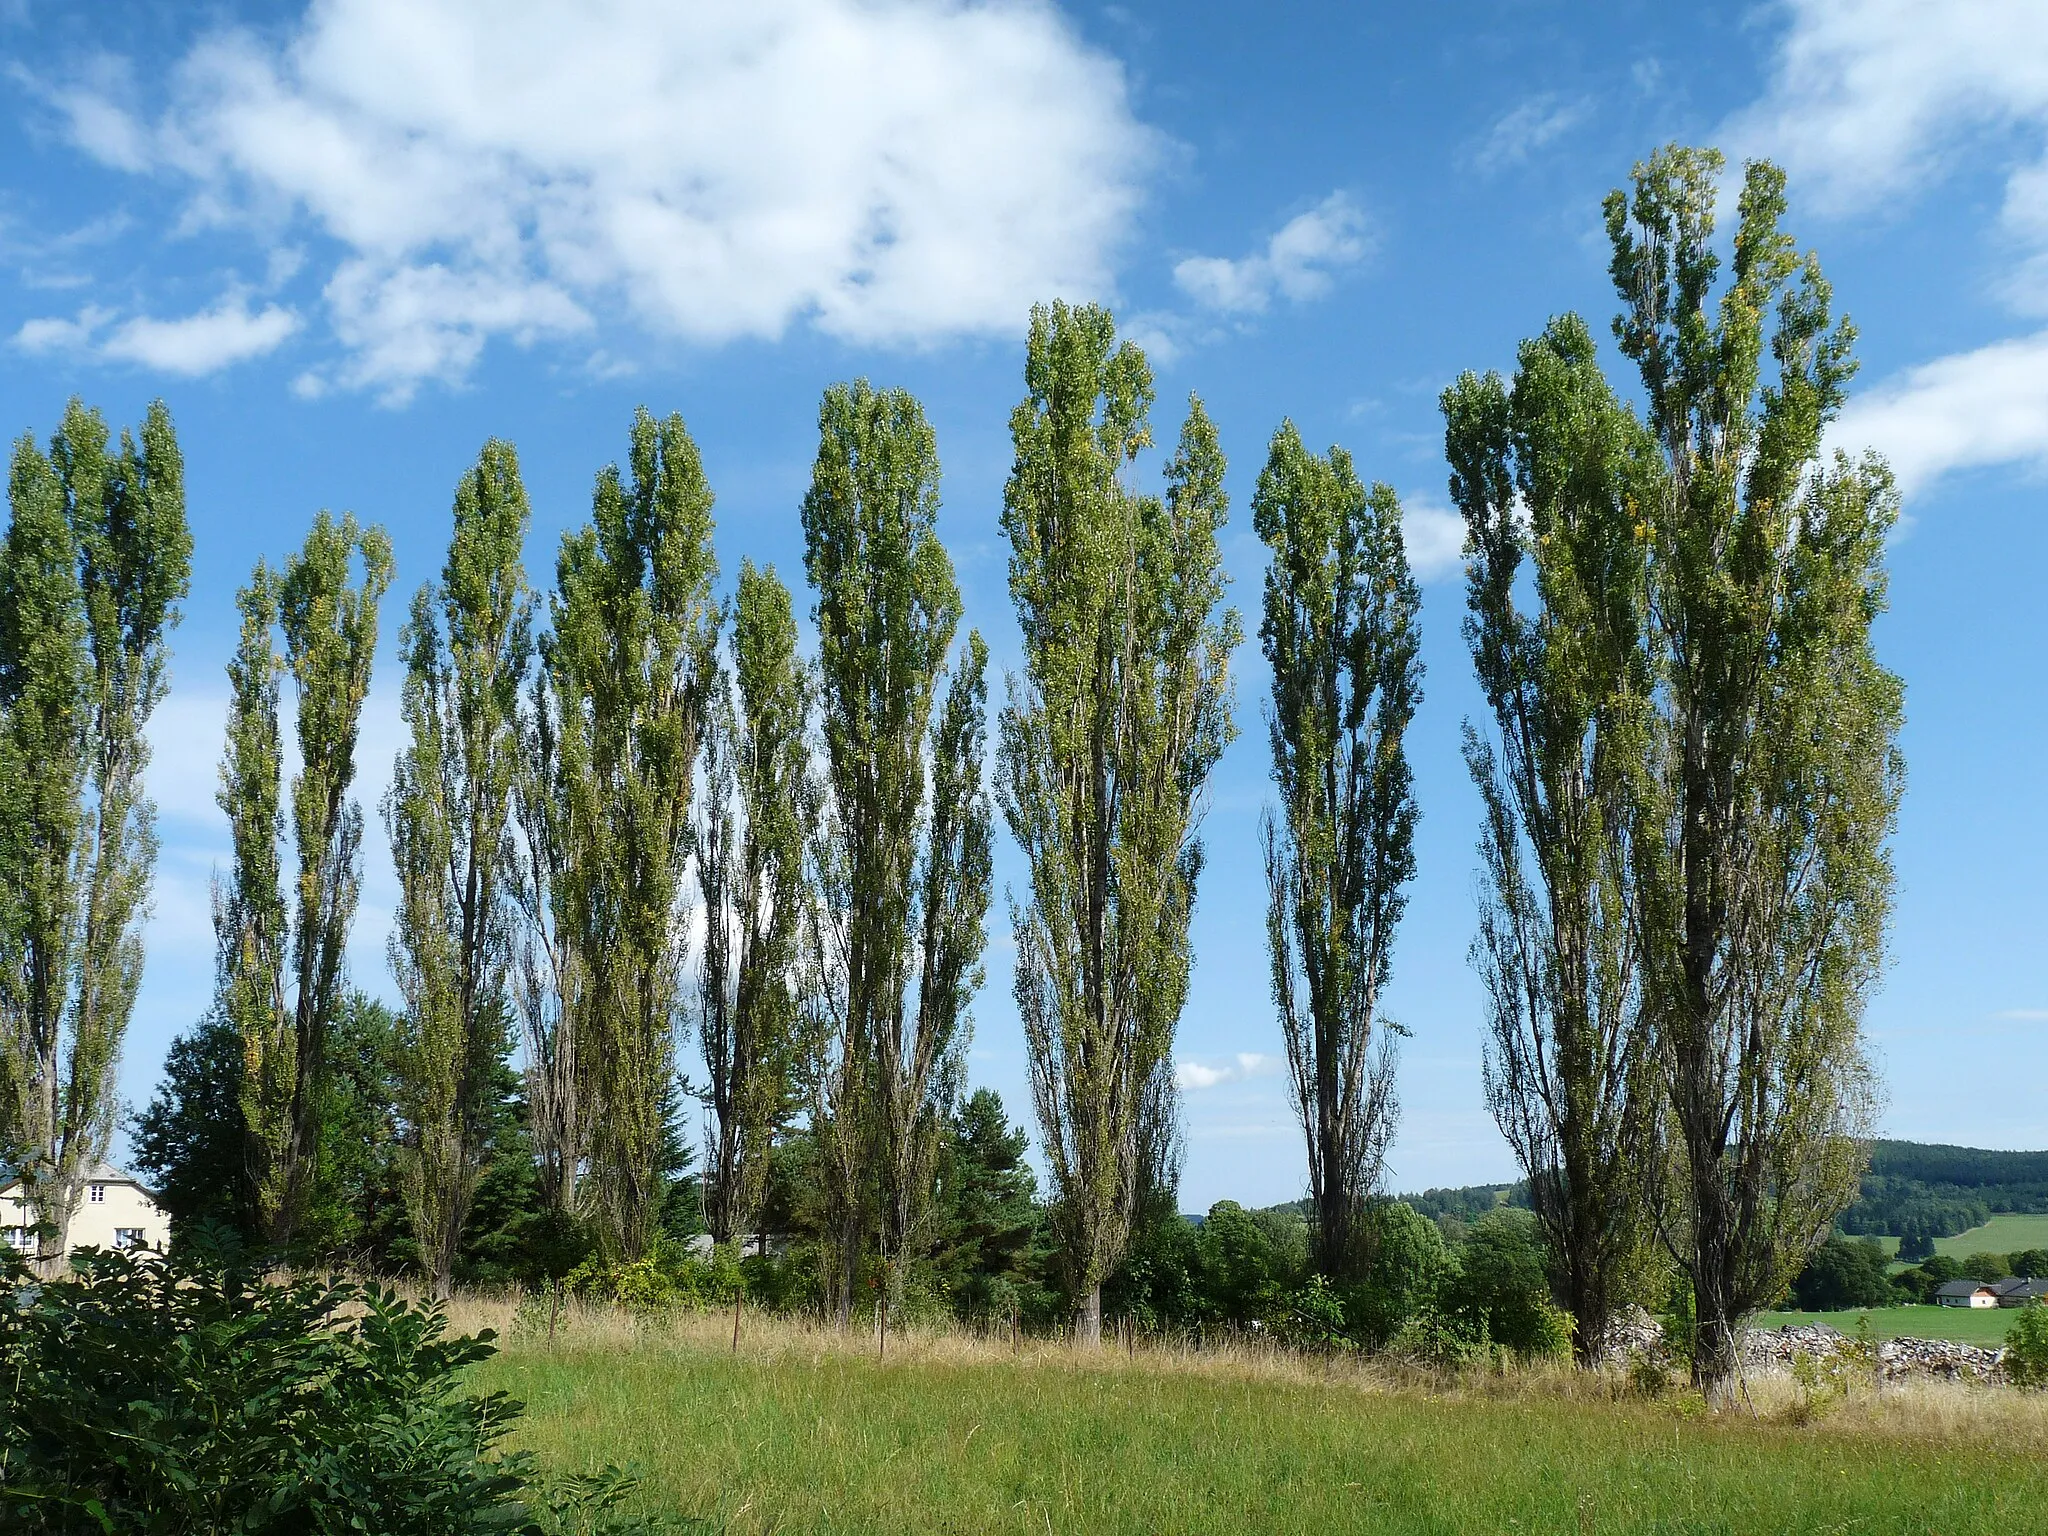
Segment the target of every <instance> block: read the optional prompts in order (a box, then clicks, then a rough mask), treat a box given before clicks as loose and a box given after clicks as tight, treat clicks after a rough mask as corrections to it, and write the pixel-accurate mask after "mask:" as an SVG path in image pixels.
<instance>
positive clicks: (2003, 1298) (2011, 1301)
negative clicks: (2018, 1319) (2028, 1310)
mask: <svg viewBox="0 0 2048 1536" xmlns="http://www.w3.org/2000/svg"><path fill="white" fill-rule="evenodd" d="M1991 1289H1992V1291H1993V1292H1994V1293H1995V1294H1996V1295H1997V1297H1998V1304H1999V1305H2000V1306H2001V1307H2024V1306H2025V1305H2026V1304H2027V1303H2028V1302H2030V1301H2048V1280H2034V1279H2025V1280H2018V1279H2015V1280H1994V1281H1992V1282H1991Z"/></svg>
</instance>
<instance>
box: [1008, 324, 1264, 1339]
mask: <svg viewBox="0 0 2048 1536" xmlns="http://www.w3.org/2000/svg"><path fill="white" fill-rule="evenodd" d="M1025 383H1026V386H1027V389H1028V391H1029V393H1028V395H1027V397H1026V399H1025V400H1024V401H1023V402H1022V403H1021V404H1020V405H1019V406H1018V407H1017V409H1016V410H1015V411H1014V412H1013V413H1012V415H1011V418H1010V435H1011V438H1012V441H1013V443H1014V444H1015V448H1016V460H1015V464H1014V467H1013V468H1012V470H1011V472H1010V478H1009V481H1008V483H1007V485H1006V486H1005V487H1004V492H1003V531H1004V533H1005V534H1006V535H1007V536H1008V538H1009V541H1010V595H1011V598H1012V599H1013V600H1014V602H1015V603H1016V606H1017V617H1018V621H1019V624H1020V625H1021V627H1022V629H1023V634H1024V655H1025V675H1024V676H1023V677H1022V678H1013V679H1012V680H1011V682H1010V689H1009V702H1008V704H1007V706H1006V707H1005V708H1004V710H1003V714H1002V722H1001V745H1000V749H999V753H998V769H997V782H998V794H999V797H1000V801H1001V804H1002V808H1003V814H1004V817H1005V819H1006V820H1007V821H1008V823H1009V826H1010V832H1011V835H1012V836H1014V837H1015V838H1016V839H1017V842H1018V844H1019V845H1020V847H1021V848H1022V849H1023V852H1024V856H1025V858H1026V860H1027V861H1028V863H1029V866H1030V872H1031V874H1030V886H1029V896H1028V898H1027V899H1026V900H1025V901H1024V902H1022V903H1018V902H1015V901H1014V900H1013V903H1012V911H1011V917H1012V923H1013V925H1014V928H1015V931H1016V936H1017V969H1016V990H1017V1007H1018V1012H1019V1013H1020V1014H1021V1015H1022V1017H1023V1023H1024V1032H1025V1042H1026V1045H1027V1047H1028V1048H1029V1051H1030V1057H1031V1079H1032V1097H1033V1102H1034V1106H1035V1108H1036V1110H1037V1113H1038V1121H1039V1128H1040V1131H1041V1132H1042V1135H1043V1143H1044V1147H1045V1156H1046V1162H1047V1165H1048V1167H1049V1170H1050V1172H1051V1174H1052V1179H1053V1195H1054V1200H1055V1204H1054V1222H1055V1228H1056V1235H1057V1239H1058V1242H1059V1245H1060V1248H1061V1252H1062V1256H1063V1260H1064V1263H1065V1267H1066V1271H1067V1281H1068V1283H1069V1285H1070V1286H1071V1287H1072V1290H1073V1294H1074V1298H1075V1331H1076V1335H1077V1337H1078V1338H1079V1339H1080V1340H1081V1341H1082V1342H1084V1343H1090V1344H1092V1343H1096V1342H1098V1341H1099V1340H1100V1336H1101V1320H1102V1312H1101V1307H1102V1282H1103V1280H1104V1279H1105V1278H1106V1277H1107V1276H1108V1275H1109V1274H1110V1273H1111V1272H1112V1271H1113V1270H1114V1269H1115V1268H1116V1265H1117V1263H1118V1261H1119V1260H1120V1259H1121V1258H1122V1256H1123V1252H1124V1248H1125V1244H1126V1242H1127V1240H1128V1237H1129V1234H1130V1229H1131V1221H1132V1218H1133V1214H1134V1212H1135V1210H1136V1208H1137V1204H1138V1200H1139V1197H1140V1195H1141V1193H1142V1189H1143V1185H1144V1183H1145V1169H1146V1167H1147V1165H1148V1164H1155V1165H1156V1164H1158V1163H1159V1162H1160V1161H1161V1159H1160V1157H1159V1156H1158V1155H1157V1153H1158V1152H1159V1151H1160V1150H1163V1149H1165V1148H1168V1147H1170V1146H1171V1144H1172V1138H1171V1136H1170V1134H1167V1133H1168V1132H1170V1126H1167V1125H1162V1124H1161V1123H1160V1121H1161V1117H1160V1116H1159V1115H1158V1114H1157V1113H1154V1114H1151V1115H1148V1114H1147V1113H1146V1105H1147V1103H1148V1102H1151V1103H1153V1104H1155V1105H1156V1104H1157V1103H1158V1101H1159V1087H1158V1085H1159V1084H1160V1083H1161V1082H1162V1078H1163V1072H1164V1071H1167V1070H1170V1067H1169V1066H1168V1064H1169V1062H1170V1059H1171V1051H1172V1045H1173V1034H1174V1030H1175V1028H1176V1026H1177V1025H1178V1023H1179V1019H1180V1012H1181V1007H1182V1005H1183V1003H1184V1002H1185V1001H1186V997H1187V987H1188V975H1189V967H1190V963H1191V956H1190V953H1189V948H1188V925H1189V922H1190V920H1191V918H1192V916H1193V912H1194V902H1195V886H1196V881H1197V878H1198V876H1199V874H1200V872H1201V867H1202V845H1201V842H1200V840H1199V839H1198V837H1197V836H1196V829H1197V826H1198V823H1199V819H1200V812H1201V804H1202V794H1203V790H1204V787H1205V786H1206V784H1207V782H1208V777H1209V772H1210V770H1211V769H1212V768H1213V767H1214V766H1215V763H1216V761H1217V759H1218V758H1219V757H1220V756H1221V755H1222V753H1223V749H1224V747H1225V746H1226V745H1227V744H1228V743H1229V742H1230V740H1231V738H1232V736H1233V734H1234V727H1233V725H1232V723H1231V709H1230V706H1231V695H1230V687H1229V661H1230V653H1231V651H1232V650H1233V649H1234V648H1235V647H1236V645H1237V643H1238V641H1239V640H1240V639H1241V638H1242V631H1241V629H1240V626H1239V623H1238V619H1237V615H1236V613H1235V612H1234V611H1229V610H1223V609H1221V603H1222V600H1223V592H1224V588H1225V585H1226V583H1227V578H1226V576H1225V575H1224V572H1223V564H1222V555H1221V551H1220V549H1219V548H1218V543H1217V536H1218V533H1219V532H1220V530H1221V528H1222V526H1223V521H1224V515H1225V510H1226V507H1227V500H1226V498H1225V496H1224V492H1223V455H1222V452H1221V450H1220V449H1219V448H1218V447H1217V443H1216V434H1215V429H1214V428H1213V427H1212V426H1211V425H1210V423H1209V419H1208V416H1207V415H1206V414H1205V413H1204V411H1203V410H1202V406H1201V402H1200V401H1199V400H1191V401H1190V403H1189V410H1188V417H1187V422H1186V425H1185V426H1184V428H1183V429H1182V432H1181V438H1180V444H1179V447H1178V448H1177V450H1176V451H1175V453H1174V455H1173V457H1172V459H1171V461H1170V462H1169V464H1168V466H1167V473H1166V480H1167V493H1166V496H1165V498H1164V499H1163V500H1162V499H1159V498H1156V497H1150V496H1141V495H1138V494H1135V493H1133V492H1131V491H1129V490H1127V489H1126V488H1125V487H1124V485H1123V484H1122V482H1121V480H1120V478H1119V474H1120V472H1121V470H1122V469H1123V467H1124V466H1125V465H1126V464H1127V463H1129V462H1130V460H1131V459H1132V458H1134V457H1135V456H1136V455H1137V454H1138V452H1139V451H1140V450H1141V449H1143V448H1144V447H1146V446H1147V445H1148V444H1149V443H1150V441H1151V428H1150V411H1151V405H1152V398H1153V394H1152V374H1151V369H1150V368H1149V366H1148V365H1147V364H1146V361H1145V357H1144V354H1143V353H1142V352H1141V351H1140V350H1139V349H1138V348H1137V347H1136V346H1135V345H1133V344H1132V343H1130V342H1128V341H1125V342H1123V343H1121V344H1119V343H1118V342H1117V339H1116V325H1115V322H1114V320H1113V319H1112V318H1111V317H1110V315H1109V313H1108V311H1106V310H1104V309H1101V308H1099V307H1096V306H1092V305H1086V306H1080V307H1070V306H1068V305H1066V304H1064V303H1055V304H1053V305H1052V306H1050V307H1045V306H1040V307H1038V308H1035V309H1034V310H1033V311H1032V314H1031V332H1030V338H1029V344H1028V350H1027V355H1026V363H1025ZM1167 1081H1168V1082H1169V1083H1170V1080H1167ZM1169 1102H1170V1100H1169ZM1148 1126H1149V1127H1150V1129H1149V1132H1148V1129H1147V1128H1148ZM1148 1148H1151V1149H1153V1155H1150V1156H1148V1155H1147V1149H1148Z"/></svg>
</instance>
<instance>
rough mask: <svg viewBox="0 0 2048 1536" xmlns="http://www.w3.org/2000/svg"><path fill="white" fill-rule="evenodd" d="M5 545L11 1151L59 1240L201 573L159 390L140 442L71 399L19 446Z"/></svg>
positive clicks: (2, 705) (103, 1059)
mask: <svg viewBox="0 0 2048 1536" xmlns="http://www.w3.org/2000/svg"><path fill="white" fill-rule="evenodd" d="M8 497H9V504H10V512H11V515H10V519H9V523H8V529H7V535H6V539H5V542H4V545H0V1149H5V1150H7V1151H9V1152H10V1153H11V1154H12V1155H13V1156H14V1157H15V1158H16V1159H18V1160H19V1161H20V1162H21V1163H22V1164H23V1165H24V1168H25V1172H26V1174H27V1177H28V1179H29V1182H30V1186H31V1189H32V1190H33V1191H34V1192H35V1194H36V1195H37V1199H38V1204H39V1205H40V1206H41V1207H42V1210H43V1215H44V1217H45V1222H46V1226H47V1229H48V1239H47V1240H48V1241H49V1242H50V1243H51V1244H53V1245H54V1246H51V1247H49V1248H48V1249H47V1251H46V1254H45V1258H46V1261H51V1260H54V1256H55V1255H56V1254H57V1253H59V1252H61V1251H62V1246H63V1236H64V1231H65V1229H66V1227H67V1226H68V1224H69V1222H70V1219H71V1212H72V1209H73V1207H74V1206H75V1205H76V1203H77V1200H78V1196H79V1191H80V1187H81V1179H82V1176H83V1171H84V1170H85V1169H86V1168H88V1167H89V1166H90V1165H91V1164H92V1163H94V1162H96V1161H98V1160H100V1159H101V1158H103V1157H105V1156H106V1154H107V1151H108V1148H109V1146H110V1143H111V1140H112V1135H113V1121H114V1115H115V1111H116V1108H117V1104H116V1099H115V1096H114V1085H113V1076H114V1068H115V1064H116V1062H117V1061H118V1059H119V1056H120V1051H121V1043H122V1040H123V1039H124V1037H125V1036H126V1033H127V1028H128V1020H129V1016H130V1014H131V1013H132V1011H133V1009H134V1003H135V992H136V988H137V986H138V985H139V983H140V981H141V969H142V946H141V935H140V932H139V922H138V920H139V918H140V915H141V912H142V909H143V904H144V902H145V901H146V899H147V896H148V891H149V882H150V875H151V871H152V868H153V865H154V862H155V857H156V841H155V835H154V825H153V823H154V816H153V811H152V807H151V806H150V804H149V801H148V799H147V798H146V796H145V795H144V793H143V772H144V769H145V768H146V767H147V764H148V758H149V747H148V741H147V738H146V736H145V728H146V726H147V724H148V721H149V717H150V715H151V713H152V712H153V711H154V710H155V708H156V705H157V704H158V702H159V701H160V700H161V699H162V697H163V692H164V687H165V668H166V664H167V655H168V651H167V640H168V635H169V631H170V629H171V628H172V627H173V626H174V625H175V624H176V623H177V619H178V613H177V606H176V605H177V603H178V601H179V600H180V599H181V598H183V597H184V595H185V593H186V590H187V588H188V586H189V584H190V572H191V555H192V542H191V536H190V534H189V533H188V532H187V530H186V526H185V502H184V466H183V462H182V460H181V458H180V456H179V453H178V444H177V438H176V434H175V433H174V432H173V431H172V428H171V421H170V415H169V413H168V412H167V411H166V410H165V409H164V407H163V405H162V403H161V402H158V403H156V404H153V405H152V406H151V407H150V408H149V411H148V413H147V415H146V417H145V420H144V424H143V429H142V436H141V441H140V444H139V445H138V443H137V442H136V440H135V439H134V438H133V437H131V436H130V435H128V434H126V433H123V434H122V437H121V441H120V445H119V447H118V448H117V449H114V450H111V451H110V450H109V447H108V433H107V427H106V423H105V422H104V421H103V420H101V418H100V416H99V414H98V413H97V412H94V411H89V410H87V409H86V408H85V407H84V406H83V405H81V404H80V403H79V402H78V401H76V400H74V401H72V402H71V404H70V406H69V407H68V408H67V409H66V411H65V413H64V421H63V425H62V426H61V427H60V428H59V430H58V432H57V433H56V435H55V436H54V437H53V438H52V439H51V442H50V452H49V455H48V457H47V458H46V457H45V456H44V455H42V454H41V453H39V452H37V450H36V447H35V444H34V442H33V441H32V440H31V439H28V438H23V439H22V440H21V441H20V442H19V443H18V444H17V445H16V447H15V454H14V460H13V466H12V471H11V474H10V477H9V485H8Z"/></svg>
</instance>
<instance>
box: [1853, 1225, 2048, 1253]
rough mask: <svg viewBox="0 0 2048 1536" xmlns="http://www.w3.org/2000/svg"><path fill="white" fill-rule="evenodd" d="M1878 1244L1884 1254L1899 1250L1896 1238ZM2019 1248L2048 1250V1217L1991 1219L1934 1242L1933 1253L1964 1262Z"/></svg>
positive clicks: (1883, 1239)
mask: <svg viewBox="0 0 2048 1536" xmlns="http://www.w3.org/2000/svg"><path fill="white" fill-rule="evenodd" d="M1878 1241H1879V1242H1880V1243H1882V1244H1884V1249H1885V1252H1887V1253H1891V1254H1896V1253H1897V1252H1898V1251H1899V1240H1898V1239H1897V1238H1896V1237H1880V1238H1879V1239H1878ZM2022 1248H2048V1216H2011V1215H2004V1216H1994V1217H1992V1218H1991V1219H1990V1220H1989V1221H1987V1222H1985V1223H1984V1225H1983V1226H1981V1227H1972V1228H1970V1230H1969V1231H1967V1232H1959V1233H1957V1234H1956V1235H1955V1236H1954V1237H1937V1238H1936V1239H1935V1240H1934V1251H1935V1252H1936V1253H1945V1254H1947V1255H1948V1256H1949V1257H1950V1258H1952V1259H1967V1258H1968V1257H1969V1256H1970V1255H1971V1254H1973V1253H2015V1252H2017V1251H2018V1250H2020V1249H2022Z"/></svg>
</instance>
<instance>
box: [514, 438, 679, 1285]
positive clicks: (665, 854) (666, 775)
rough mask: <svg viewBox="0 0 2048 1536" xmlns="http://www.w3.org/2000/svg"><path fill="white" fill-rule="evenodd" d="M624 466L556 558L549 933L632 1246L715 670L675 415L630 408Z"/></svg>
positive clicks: (648, 1207) (621, 1225) (669, 1082)
mask: <svg viewBox="0 0 2048 1536" xmlns="http://www.w3.org/2000/svg"><path fill="white" fill-rule="evenodd" d="M628 467H629V469H630V471H631V479H630V481H629V480H627V479H625V478H624V477H622V476H621V474H620V473H619V469H618V467H617V466H616V465H613V466H610V467H608V468H607V469H606V470H605V471H604V472H603V473H602V474H601V475H599V476H598V481H597V489H596V492H595V495H594V496H593V498H592V515H591V521H590V523H589V524H587V525H585V526H584V527H583V528H582V529H580V530H578V531H576V532H573V533H570V534H568V535H566V536H565V537H564V538H563V540H562V548H561V553H560V556H559V558H558V559H557V561H556V588H557V591H556V595H555V597H554V599H553V604H552V619H553V633H552V635H551V636H550V637H549V639H548V641H547V642H546V644H545V646H544V647H543V655H544V662H545V666H546V668H547V672H548V678H549V687H550V690H551V694H552V697H551V702H550V710H551V713H552V717H553V730H554V732H555V736H554V743H553V747H554V753H555V754H556V757H557V759H558V773H557V775H556V779H557V782H558V784H559V786H560V789H561V793H562V797H563V805H564V824H563V829H562V830H563V836H564V856H563V867H562V872H561V877H560V883H561V887H562V889H561V892H560V896H561V900H562V903H563V910H564V915H565V916H566V918H567V919H568V921H567V923H566V924H565V925H564V936H565V938H566V940H567V942H568V944H569V945H570V946H571V947H572V948H573V949H574V951H575V955H574V960H573V962H572V964H573V968H574V972H575V976H576V978H577V982H576V984H577V985H578V986H579V987H580V988H582V989H584V995H582V996H581V997H580V998H579V999H578V1000H577V1003H576V1011H575V1015H574V1017H575V1020H576V1023H577V1025H578V1026H579V1027H580V1028H581V1030H582V1033H581V1035H580V1037H579V1038H578V1039H577V1041H576V1047H575V1048H576V1052H577V1056H576V1069H577V1070H578V1071H579V1072H583V1073H586V1074H587V1078H586V1080H587V1082H588V1084H589V1086H590V1090H591V1099H592V1102H591V1103H590V1104H589V1105H588V1106H587V1109H588V1113H589V1118H588V1140H587V1146H588V1150H589V1159H590V1172H591V1174H592V1176H593V1178H594V1181H595V1184H596V1190H595V1194H596V1203H597V1211H598V1215H599V1216H600V1218H601V1219H602V1223H603V1233H604V1237H605V1241H606V1243H607V1245H608V1247H609V1248H610V1249H611V1250H612V1251H613V1252H614V1253H616V1254H619V1255H621V1256H624V1257H626V1258H629V1259H636V1258H639V1257H640V1256H641V1255H643V1254H645V1253H646V1252H647V1249H648V1247H649V1245H650V1244H651V1243H652V1242H653V1240H654V1237H655V1232H656V1225H657V1221H658V1217H659V1213H660V1206H661V1199H662V1194H663V1189H664V1175H663V1172H662V1168H663V1163H664V1148H663V1140H664V1125H663V1121H664V1114H665V1109H664V1106H665V1105H666V1104H667V1102H668V1101H669V1099H670V1097H671V1096H672V1093H673V1090H674V1088H675V1086H676V1066H675V1046H676V1029H677V1025H678V1022H679V1012H680V1009H681V1007H682V995H683V970H684V958H685V957H684V945H685V940H686V924H685V921H684V919H685V915H686V913H685V904H686V897H687V888H686V883H685V873H686V865H687V861H688V856H689V851H690V841H691V819H690V807H691V798H692V794H693V791H694V788H695V775H696V764H697V756H698V753H699V751H700V750H701V749H702V746H703V732H704V724H705V717H706V713H707V709H708V706H709V703H710V696H711V687H712V678H713V676H714V673H715V669H716V666H717V643H718V622H719V620H718V605H717V602H716V600H715V599H714V598H713V596H712V583H713V581H714V579H715V578H716V576H717V572H718V563H717V558H716V556H715V555H714V554H713V553H712V548H711V528H712V523H711V503H712V495H711V487H710V486H709V485H708V484H707V483H706V481H705V479H704V467H703V462H702V460H701V459H700V458H699V456H698V453H697V445H696V444H695V443H693V442H692V441H691V440H690V435H689V433H688V432H687V431H686V430H685V429H684V427H683V420H682V418H681V417H680V416H675V415H671V416H669V417H667V418H666V419H664V420H661V421H658V422H657V421H656V420H655V418H654V417H653V416H652V415H651V414H650V413H649V412H647V411H646V410H645V409H642V410H641V411H640V412H638V414H637V415H636V416H635V417H634V421H633V430H632V441H631V451H630V455H629V464H628Z"/></svg>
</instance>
